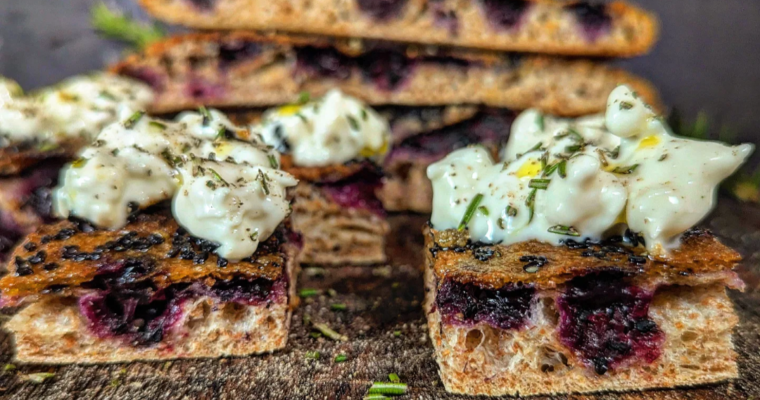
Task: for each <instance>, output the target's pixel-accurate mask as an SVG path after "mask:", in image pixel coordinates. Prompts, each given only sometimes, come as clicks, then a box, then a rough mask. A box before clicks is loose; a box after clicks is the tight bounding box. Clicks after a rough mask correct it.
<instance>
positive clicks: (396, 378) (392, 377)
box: [388, 372, 401, 383]
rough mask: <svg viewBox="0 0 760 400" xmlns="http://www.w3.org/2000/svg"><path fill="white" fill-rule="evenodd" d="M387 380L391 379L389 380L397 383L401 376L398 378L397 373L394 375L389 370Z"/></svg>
mask: <svg viewBox="0 0 760 400" xmlns="http://www.w3.org/2000/svg"><path fill="white" fill-rule="evenodd" d="M388 380H389V381H391V382H393V383H399V382H401V378H399V377H398V375H396V374H395V373H393V372H391V373H390V374H388Z"/></svg>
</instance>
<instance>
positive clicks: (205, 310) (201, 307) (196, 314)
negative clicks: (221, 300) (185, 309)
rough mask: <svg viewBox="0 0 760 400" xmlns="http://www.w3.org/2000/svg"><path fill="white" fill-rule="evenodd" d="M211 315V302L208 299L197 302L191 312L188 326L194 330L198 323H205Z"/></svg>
mask: <svg viewBox="0 0 760 400" xmlns="http://www.w3.org/2000/svg"><path fill="white" fill-rule="evenodd" d="M209 315H211V304H209V303H208V302H206V301H204V302H201V303H200V304H197V305H196V306H195V307H194V308H193V310H192V311H191V312H190V315H189V318H188V321H187V328H188V329H190V330H194V329H195V328H197V327H198V325H201V324H202V323H204V321H206V319H207V318H208V316H209Z"/></svg>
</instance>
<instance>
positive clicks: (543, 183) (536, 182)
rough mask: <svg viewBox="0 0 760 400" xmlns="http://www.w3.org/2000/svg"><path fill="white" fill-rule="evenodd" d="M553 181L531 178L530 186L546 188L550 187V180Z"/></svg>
mask: <svg viewBox="0 0 760 400" xmlns="http://www.w3.org/2000/svg"><path fill="white" fill-rule="evenodd" d="M551 181H552V180H551V179H531V180H530V181H529V182H528V187H530V188H533V189H546V188H548V187H549V182H551Z"/></svg>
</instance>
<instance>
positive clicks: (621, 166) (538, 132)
mask: <svg viewBox="0 0 760 400" xmlns="http://www.w3.org/2000/svg"><path fill="white" fill-rule="evenodd" d="M753 149H754V147H753V146H752V145H750V144H743V145H739V146H728V145H725V144H722V143H718V142H709V141H701V140H692V139H686V138H682V137H678V136H675V135H673V134H672V133H670V131H669V129H668V127H667V126H666V125H665V124H664V122H663V121H662V119H661V118H659V117H658V116H657V115H656V114H655V112H654V111H653V110H652V109H651V108H650V107H649V106H648V105H647V104H645V103H644V102H643V101H642V100H641V99H640V98H639V97H638V95H637V94H636V93H635V92H633V91H632V90H631V89H630V88H628V87H627V86H619V87H617V88H616V89H615V90H614V91H613V92H612V93H611V94H610V96H609V99H608V102H607V110H606V113H605V115H597V116H589V117H584V118H579V119H559V118H553V117H549V116H545V115H543V114H541V113H540V112H539V111H536V110H528V111H525V112H523V113H522V114H521V115H520V116H518V118H517V119H516V120H515V122H514V123H513V125H512V131H511V135H510V138H509V141H508V142H507V144H506V146H505V147H504V148H503V149H502V154H501V158H502V161H501V162H498V163H496V162H494V160H493V159H492V157H491V155H490V154H489V153H488V152H487V151H486V150H485V149H484V148H482V147H468V148H464V149H460V150H457V151H455V152H453V153H451V154H449V155H448V156H447V157H446V158H444V159H442V160H440V161H438V162H436V163H434V164H432V165H431V166H430V167H428V170H427V175H428V178H429V179H430V180H431V181H432V183H433V214H432V217H431V222H432V224H433V226H434V227H435V228H436V229H454V228H459V229H464V228H465V227H466V228H468V229H469V233H470V237H471V239H472V240H473V241H482V242H487V243H504V244H512V243H517V242H521V241H526V240H539V241H544V242H549V243H553V244H560V243H561V241H562V240H563V239H568V238H573V237H577V238H593V239H601V238H604V237H605V236H607V235H611V234H614V233H619V232H620V231H621V228H625V227H626V226H627V227H628V228H630V229H631V230H632V231H634V232H639V233H640V234H641V235H643V237H644V239H645V241H646V245H647V247H648V250H649V251H650V252H651V253H659V254H667V252H668V250H670V249H672V248H674V247H676V246H678V243H679V240H678V239H679V237H680V235H681V234H682V233H683V232H684V231H686V230H688V229H689V228H691V227H693V226H695V225H696V224H697V223H699V222H700V221H701V220H702V219H703V218H704V217H705V216H706V215H707V214H708V213H709V212H710V210H711V209H712V208H713V206H714V205H715V202H716V186H717V185H718V184H719V183H720V182H721V181H722V180H723V179H725V178H727V177H728V176H730V175H731V174H732V173H733V172H734V171H736V169H737V168H738V167H739V166H740V165H741V164H742V163H743V162H744V161H745V160H746V159H747V157H748V156H749V155H750V154H751V153H752V151H753ZM468 208H469V211H471V212H470V213H468V212H467V211H468ZM465 214H468V215H471V217H465Z"/></svg>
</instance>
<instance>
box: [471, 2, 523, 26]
mask: <svg viewBox="0 0 760 400" xmlns="http://www.w3.org/2000/svg"><path fill="white" fill-rule="evenodd" d="M481 2H482V4H483V11H484V12H485V14H486V18H488V20H489V21H490V22H491V25H493V26H494V27H497V28H502V29H513V28H515V27H517V26H518V25H519V24H520V21H521V20H522V17H523V15H525V11H526V10H527V9H528V7H530V2H528V1H525V0H481Z"/></svg>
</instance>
